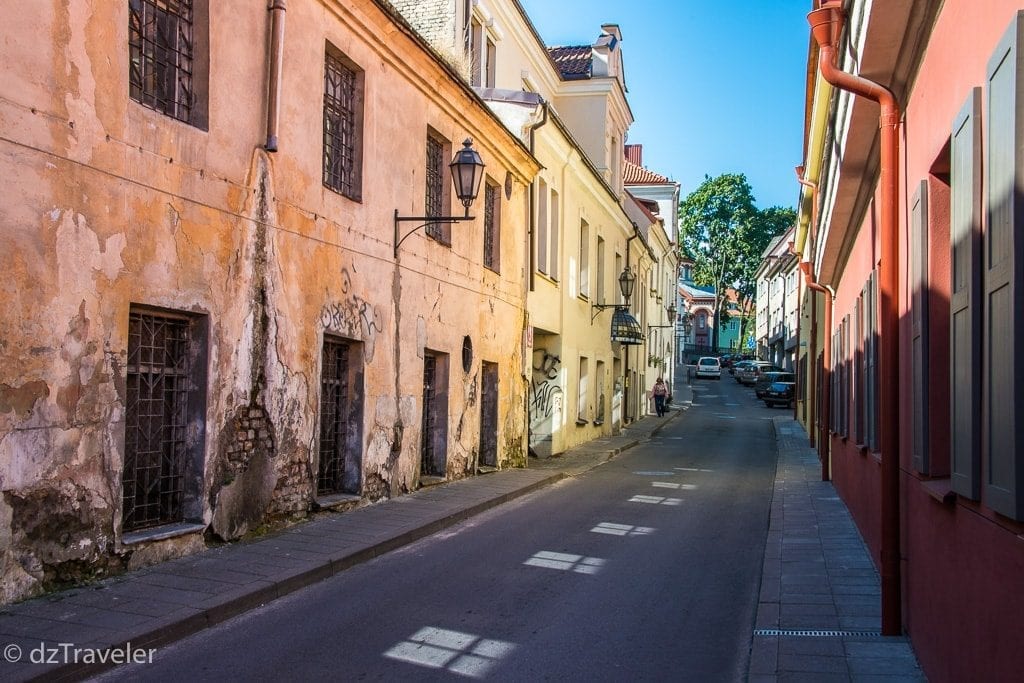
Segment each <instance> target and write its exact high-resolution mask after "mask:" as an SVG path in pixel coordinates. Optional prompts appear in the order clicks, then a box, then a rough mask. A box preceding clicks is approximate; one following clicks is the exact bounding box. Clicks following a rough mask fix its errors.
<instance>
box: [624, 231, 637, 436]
mask: <svg viewBox="0 0 1024 683" xmlns="http://www.w3.org/2000/svg"><path fill="white" fill-rule="evenodd" d="M639 236H640V230H639V228H637V225H636V223H635V222H634V223H633V236H632V237H629V238H627V239H626V270H629V243H630V242H632V241H633V240H635V239H636V238H637V237H639ZM639 279H640V278H637V279H636V280H634V281H633V289H634V290H636V282H637V281H638V280H639ZM626 307H627V308H628V307H629V300H628V299H627V300H626ZM623 346H625V347H626V349H625V356H626V358H625V361H624V362H623V364H622V426H623V427H625V426H626V418H627V417H628V416H629V391H630V389H633V388H634V387H631V386H629V347H630V346H632V344H623Z"/></svg>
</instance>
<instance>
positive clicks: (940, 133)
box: [794, 0, 1024, 681]
mask: <svg viewBox="0 0 1024 683" xmlns="http://www.w3.org/2000/svg"><path fill="white" fill-rule="evenodd" d="M814 4H815V6H816V9H815V11H814V12H812V13H811V16H809V21H810V23H811V25H812V38H811V41H810V50H809V62H808V70H807V83H808V88H807V100H806V117H805V121H806V130H805V145H804V149H805V156H804V159H803V164H802V166H801V167H800V168H798V174H799V175H800V182H801V186H802V190H801V192H802V194H801V206H800V219H799V223H798V227H797V235H796V240H795V245H794V246H795V249H796V251H797V253H798V254H799V256H800V259H801V261H802V264H803V266H802V267H803V269H804V271H805V279H804V282H803V283H802V286H801V297H802V298H801V301H802V304H803V305H802V309H801V321H800V329H801V344H800V350H801V354H802V356H804V357H806V356H807V355H809V357H810V361H811V362H808V363H806V367H808V368H809V370H808V373H807V374H808V376H807V377H806V378H804V379H806V380H807V384H806V386H807V392H806V399H805V400H806V403H807V405H805V406H804V408H805V410H799V411H798V414H799V415H804V416H809V419H810V420H812V421H813V423H814V424H808V425H806V426H807V427H808V432H809V433H810V434H812V441H813V442H814V443H815V444H816V445H817V446H818V448H819V452H820V453H821V454H822V459H823V466H822V472H823V476H826V477H831V478H832V479H833V481H834V482H835V485H836V489H837V490H838V491H839V493H840V495H841V496H842V498H843V500H844V501H845V502H846V503H847V505H848V507H849V508H850V510H851V512H852V513H853V515H854V517H855V519H856V521H857V524H858V526H859V528H860V530H861V533H862V535H863V537H864V539H865V541H866V542H867V544H868V546H869V548H870V550H871V552H872V555H873V557H874V559H875V562H876V564H877V566H878V569H879V572H880V574H881V579H882V593H883V597H882V614H883V617H882V624H881V626H882V629H883V631H884V632H886V633H888V634H894V633H898V632H900V631H906V632H907V633H908V634H909V636H910V638H911V642H912V644H913V646H914V649H915V651H916V653H917V656H918V658H919V660H920V662H921V664H922V666H923V668H924V670H925V672H926V673H927V675H928V677H929V679H930V680H932V681H1007V680H1019V679H1020V678H1021V676H1022V675H1024V674H1022V672H1024V647H1022V645H1024V635H1022V634H1024V419H1019V418H1021V412H1022V409H1024V353H1022V351H1024V53H1022V52H1021V50H1022V48H1024V11H1022V6H1024V5H1022V3H1021V2H1020V1H1019V0H1018V1H1016V2H1015V1H1012V0H945V1H944V2H943V1H941V0H887V1H886V2H868V1H867V0H848V1H846V2H839V1H833V2H822V1H820V0H818V1H816V2H815V3H814ZM833 292H834V294H833ZM800 367H804V365H803V364H801V365H800ZM864 626H865V627H867V626H869V624H864Z"/></svg>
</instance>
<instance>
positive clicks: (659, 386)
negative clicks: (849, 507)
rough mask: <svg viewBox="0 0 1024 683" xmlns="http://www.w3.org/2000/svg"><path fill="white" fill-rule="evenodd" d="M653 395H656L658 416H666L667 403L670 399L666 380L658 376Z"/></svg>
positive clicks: (652, 390)
mask: <svg viewBox="0 0 1024 683" xmlns="http://www.w3.org/2000/svg"><path fill="white" fill-rule="evenodd" d="M651 395H652V396H654V410H655V412H657V413H658V417H665V404H666V402H667V401H668V386H666V385H665V380H663V379H662V378H660V377H659V378H658V381H656V382H655V383H654V388H653V389H651Z"/></svg>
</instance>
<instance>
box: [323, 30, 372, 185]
mask: <svg viewBox="0 0 1024 683" xmlns="http://www.w3.org/2000/svg"><path fill="white" fill-rule="evenodd" d="M362 84H363V72H362V71H361V70H359V69H358V68H357V67H356V66H355V65H354V64H352V63H351V62H350V61H349V60H348V59H346V58H345V57H344V56H343V55H341V54H340V53H338V52H336V51H335V50H334V49H333V48H332V47H331V46H328V49H327V51H326V54H325V57H324V185H325V186H327V187H329V188H330V189H332V190H334V191H335V192H338V193H340V194H342V195H344V196H346V197H348V198H349V199H354V200H356V201H359V200H360V199H361V198H362V197H361V192H362V169H361V165H362V133H363V131H362Z"/></svg>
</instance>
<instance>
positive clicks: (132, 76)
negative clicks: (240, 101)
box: [128, 0, 195, 123]
mask: <svg viewBox="0 0 1024 683" xmlns="http://www.w3.org/2000/svg"><path fill="white" fill-rule="evenodd" d="M192 16H193V14H192V0H130V2H129V3H128V46H129V60H128V82H129V88H128V89H129V94H130V96H131V98H132V99H133V100H135V101H137V102H139V103H140V104H143V105H145V106H147V107H150V108H152V109H155V110H156V111H159V112H161V113H163V114H166V115H168V116H171V117H173V118H175V119H178V120H179V121H184V122H185V123H191V122H192V113H193V109H194V105H195V93H194V91H193V88H192V67H193V41H192Z"/></svg>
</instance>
